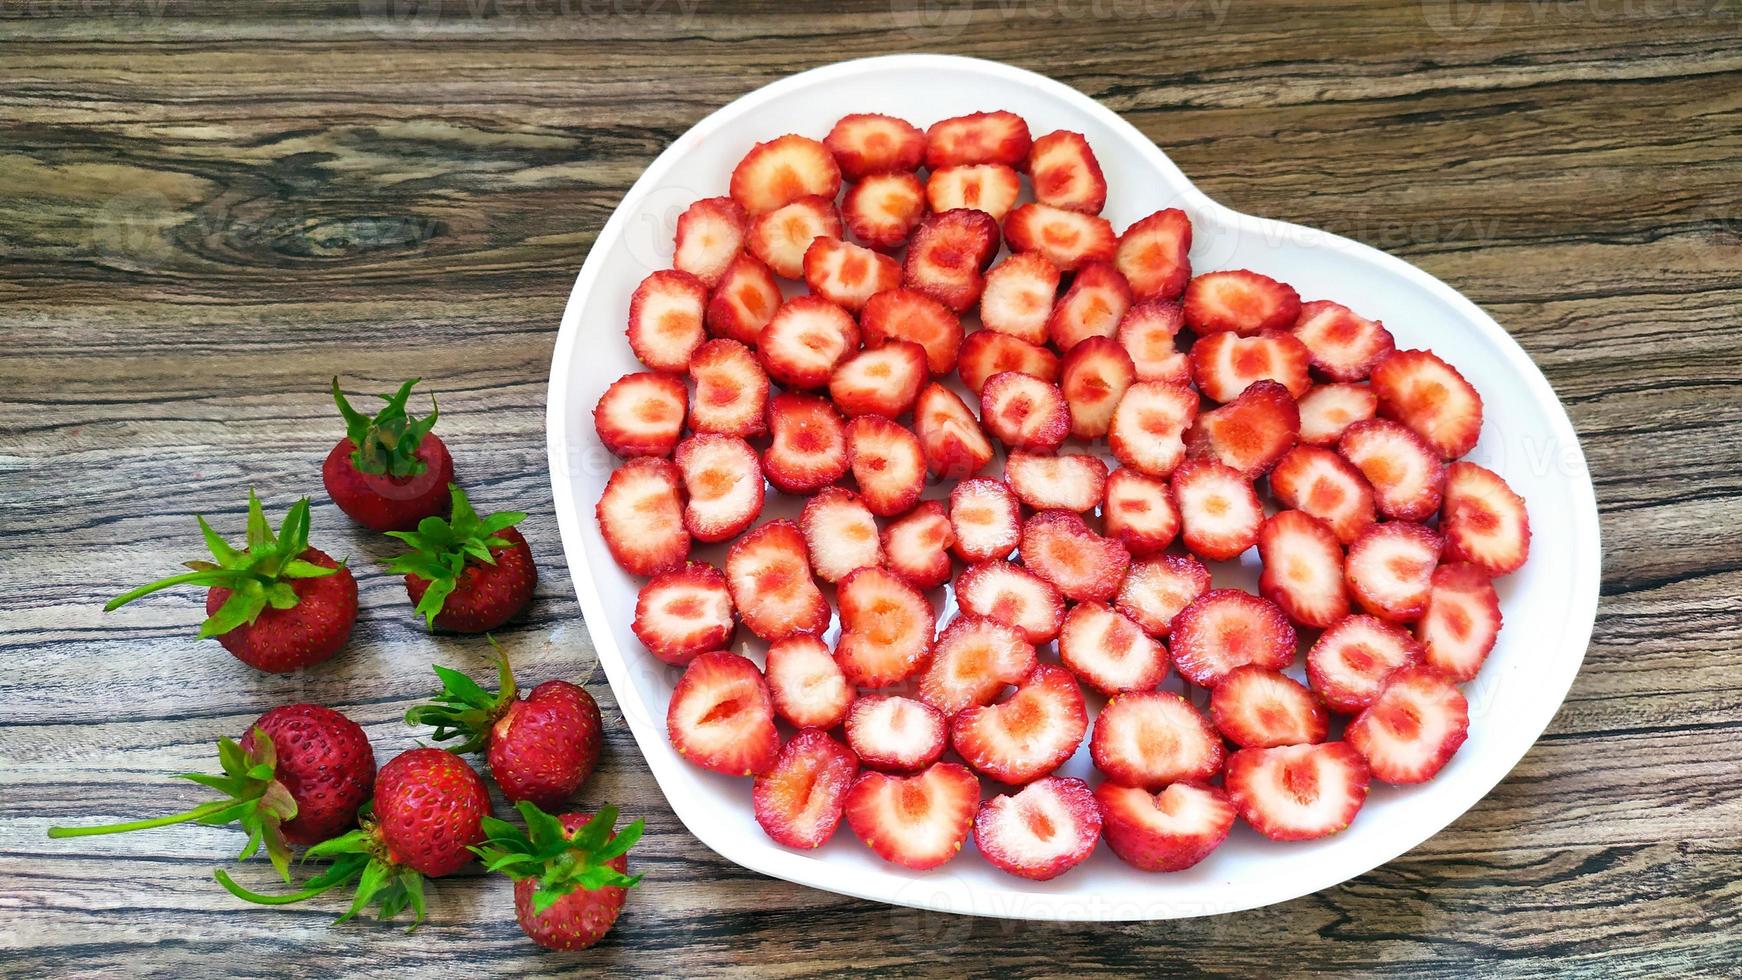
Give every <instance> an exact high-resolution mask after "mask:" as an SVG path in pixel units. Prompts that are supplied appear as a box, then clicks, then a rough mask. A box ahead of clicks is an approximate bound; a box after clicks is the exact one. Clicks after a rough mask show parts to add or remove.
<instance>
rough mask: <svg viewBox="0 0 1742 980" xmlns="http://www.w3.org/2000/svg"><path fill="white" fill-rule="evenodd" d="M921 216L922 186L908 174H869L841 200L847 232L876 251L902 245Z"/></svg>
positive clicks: (924, 212) (923, 203) (917, 179)
mask: <svg viewBox="0 0 1742 980" xmlns="http://www.w3.org/2000/svg"><path fill="white" fill-rule="evenodd" d="M925 214H926V211H925V186H924V185H922V184H921V183H920V182H919V178H918V177H915V176H914V175H913V174H909V173H891V174H873V175H872V176H870V177H866V178H865V179H864V180H862V181H860V182H859V183H857V184H854V185H853V186H852V187H851V188H850V189H848V191H847V196H846V197H845V198H843V199H842V200H841V217H842V219H843V220H844V221H845V223H846V225H847V230H848V231H850V232H852V233H853V237H854V238H857V239H859V240H860V241H861V242H864V243H865V244H866V245H869V246H870V247H872V248H874V249H877V250H878V251H884V252H887V251H893V250H894V249H898V248H900V247H901V246H903V245H906V244H907V240H908V239H909V238H911V237H913V230H914V229H915V228H918V227H919V223H920V221H921V220H922V219H924V218H925Z"/></svg>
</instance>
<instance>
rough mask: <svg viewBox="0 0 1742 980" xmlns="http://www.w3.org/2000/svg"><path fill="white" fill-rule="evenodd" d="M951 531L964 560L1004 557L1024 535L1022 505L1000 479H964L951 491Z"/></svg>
mask: <svg viewBox="0 0 1742 980" xmlns="http://www.w3.org/2000/svg"><path fill="white" fill-rule="evenodd" d="M950 531H951V537H952V539H953V543H952V544H951V546H950V547H951V549H952V550H954V551H955V553H956V556H957V557H959V558H961V559H962V560H963V561H966V562H979V561H991V560H993V559H998V560H1003V559H1005V558H1008V557H1010V553H1011V552H1012V551H1015V550H1016V543H1017V542H1018V541H1019V540H1021V538H1022V507H1021V505H1020V503H1018V501H1017V499H1016V494H1014V493H1013V492H1011V490H1010V488H1009V487H1008V486H1006V485H1004V484H1003V483H1001V482H999V481H997V480H988V479H973V480H963V481H962V482H961V483H958V484H956V486H955V488H954V489H952V490H951V491H950Z"/></svg>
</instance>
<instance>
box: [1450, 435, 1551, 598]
mask: <svg viewBox="0 0 1742 980" xmlns="http://www.w3.org/2000/svg"><path fill="white" fill-rule="evenodd" d="M1440 533H1441V534H1444V535H1445V538H1446V546H1445V551H1446V559H1447V560H1448V561H1467V562H1469V563H1471V564H1472V565H1475V566H1476V567H1478V568H1480V569H1482V570H1483V571H1484V572H1487V573H1488V575H1489V576H1490V577H1498V576H1501V575H1507V574H1510V573H1512V572H1516V571H1517V570H1518V569H1519V568H1520V567H1522V566H1523V565H1524V560H1525V558H1527V557H1529V555H1530V515H1529V514H1527V513H1526V512H1525V509H1524V498H1523V497H1520V496H1519V495H1518V494H1516V493H1514V492H1512V488H1511V487H1510V486H1507V485H1506V481H1505V480H1503V479H1501V478H1500V476H1499V475H1498V474H1496V473H1495V472H1493V471H1492V470H1488V469H1484V468H1483V467H1480V466H1477V465H1476V464H1475V463H1466V462H1457V463H1453V464H1452V465H1451V466H1450V467H1448V468H1447V469H1446V491H1445V504H1444V506H1443V508H1442V509H1441V511H1440Z"/></svg>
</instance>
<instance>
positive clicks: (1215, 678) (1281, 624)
mask: <svg viewBox="0 0 1742 980" xmlns="http://www.w3.org/2000/svg"><path fill="white" fill-rule="evenodd" d="M1294 644H1295V636H1294V627H1293V626H1291V625H1290V624H1289V622H1288V617H1287V616H1284V615H1283V614H1282V610H1281V609H1278V608H1277V607H1276V603H1274V602H1271V601H1270V600H1268V599H1260V598H1259V597H1257V596H1255V595H1252V594H1250V593H1246V592H1241V591H1240V590H1239V589H1211V590H1210V591H1208V592H1206V593H1204V594H1203V595H1201V596H1199V597H1197V598H1196V599H1193V600H1192V601H1191V603H1190V604H1189V605H1187V606H1186V607H1185V608H1184V609H1182V610H1180V613H1179V615H1177V616H1175V617H1174V618H1173V631H1172V632H1171V633H1170V634H1169V636H1168V645H1169V646H1171V647H1172V652H1173V666H1174V669H1175V670H1178V671H1179V673H1180V676H1181V677H1184V678H1185V679H1186V680H1188V681H1191V682H1192V683H1193V684H1196V685H1198V686H1199V687H1210V688H1213V687H1215V686H1216V685H1218V684H1220V683H1222V679H1223V678H1224V677H1227V676H1228V672H1229V671H1232V670H1233V669H1234V668H1236V667H1244V666H1246V665H1247V664H1253V665H1255V666H1258V667H1263V668H1265V669H1267V670H1281V669H1282V668H1284V667H1287V666H1288V665H1289V663H1290V662H1292V661H1293V660H1294Z"/></svg>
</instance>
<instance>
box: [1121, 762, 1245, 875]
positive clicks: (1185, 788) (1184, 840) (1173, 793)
mask: <svg viewBox="0 0 1742 980" xmlns="http://www.w3.org/2000/svg"><path fill="white" fill-rule="evenodd" d="M1095 802H1096V803H1097V804H1098V805H1099V806H1100V808H1101V836H1102V837H1104V838H1106V840H1107V847H1108V848H1109V849H1110V850H1112V852H1113V853H1114V854H1117V855H1118V856H1119V859H1120V860H1121V861H1124V862H1125V863H1126V864H1129V865H1131V866H1132V867H1134V868H1136V869H1137V870H1139V871H1184V870H1185V869H1187V868H1189V867H1191V866H1193V865H1195V864H1197V863H1198V862H1199V861H1202V860H1203V859H1204V858H1206V857H1209V856H1210V852H1211V851H1214V850H1215V849H1216V848H1217V847H1220V846H1221V844H1222V842H1223V841H1224V840H1227V839H1228V831H1229V830H1232V829H1233V827H1234V805H1233V804H1232V803H1229V802H1228V797H1227V794H1225V793H1223V792H1222V791H1221V790H1220V789H1217V788H1216V787H1214V786H1198V785H1194V784H1192V783H1174V784H1173V785H1172V786H1169V787H1168V788H1167V789H1164V790H1162V791H1161V792H1160V793H1156V794H1153V795H1151V794H1150V793H1149V791H1147V790H1142V789H1138V788H1136V787H1134V786H1120V785H1119V784H1118V783H1102V784H1101V785H1099V786H1097V787H1095Z"/></svg>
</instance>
